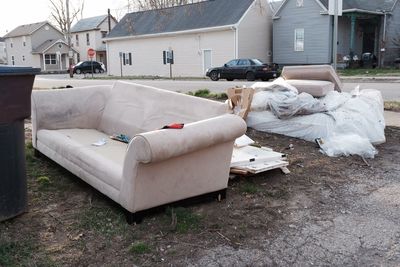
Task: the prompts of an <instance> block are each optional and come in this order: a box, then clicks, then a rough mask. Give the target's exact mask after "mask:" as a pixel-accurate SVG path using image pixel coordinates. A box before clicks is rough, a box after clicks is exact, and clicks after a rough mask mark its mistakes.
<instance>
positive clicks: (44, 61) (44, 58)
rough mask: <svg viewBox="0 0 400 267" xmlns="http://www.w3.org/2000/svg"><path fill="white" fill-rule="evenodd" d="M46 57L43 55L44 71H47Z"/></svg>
mask: <svg viewBox="0 0 400 267" xmlns="http://www.w3.org/2000/svg"><path fill="white" fill-rule="evenodd" d="M45 55H46V54H45V53H43V54H42V56H43V70H46V56H45Z"/></svg>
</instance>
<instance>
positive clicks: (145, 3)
mask: <svg viewBox="0 0 400 267" xmlns="http://www.w3.org/2000/svg"><path fill="white" fill-rule="evenodd" d="M201 1H204V0H127V5H126V7H127V10H128V12H133V11H137V10H139V11H141V10H151V9H162V8H167V7H174V6H181V5H186V4H192V3H197V2H201Z"/></svg>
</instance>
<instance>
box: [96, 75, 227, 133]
mask: <svg viewBox="0 0 400 267" xmlns="http://www.w3.org/2000/svg"><path fill="white" fill-rule="evenodd" d="M227 112H228V105H227V104H225V103H220V102H217V101H211V100H208V99H202V98H199V97H193V96H189V95H185V94H181V93H176V92H171V91H166V90H162V89H158V88H154V87H150V86H144V85H140V84H133V83H128V82H121V81H118V82H116V83H115V84H114V86H113V88H112V89H111V96H110V98H109V99H108V100H107V103H106V106H105V109H104V112H103V115H102V118H101V121H100V124H99V130H100V131H103V132H105V133H107V134H120V133H122V134H126V135H128V136H131V137H133V136H134V135H135V134H138V133H143V132H148V131H152V130H157V129H160V128H162V127H163V126H164V125H168V124H171V123H189V122H194V121H199V120H203V119H207V118H210V117H215V116H219V115H222V114H225V113H227Z"/></svg>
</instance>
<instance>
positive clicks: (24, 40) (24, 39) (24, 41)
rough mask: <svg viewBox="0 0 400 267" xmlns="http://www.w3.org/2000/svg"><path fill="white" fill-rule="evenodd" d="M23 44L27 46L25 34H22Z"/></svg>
mask: <svg viewBox="0 0 400 267" xmlns="http://www.w3.org/2000/svg"><path fill="white" fill-rule="evenodd" d="M22 45H23V46H26V37H25V36H22Z"/></svg>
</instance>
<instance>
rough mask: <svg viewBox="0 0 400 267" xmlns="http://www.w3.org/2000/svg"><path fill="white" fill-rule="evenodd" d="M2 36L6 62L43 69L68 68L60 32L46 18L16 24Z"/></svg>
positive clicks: (65, 47) (56, 69)
mask: <svg viewBox="0 0 400 267" xmlns="http://www.w3.org/2000/svg"><path fill="white" fill-rule="evenodd" d="M4 39H5V43H6V48H7V49H6V51H7V61H8V64H9V65H19V66H31V67H37V68H41V69H42V70H44V71H60V70H67V69H68V52H69V48H68V44H67V43H66V42H65V39H64V35H63V34H62V32H60V31H59V30H58V29H57V28H55V27H54V26H53V25H51V24H50V23H49V22H47V21H43V22H38V23H32V24H26V25H21V26H18V27H17V28H15V29H14V30H12V31H11V32H9V33H7V34H6V35H5V36H4Z"/></svg>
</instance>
